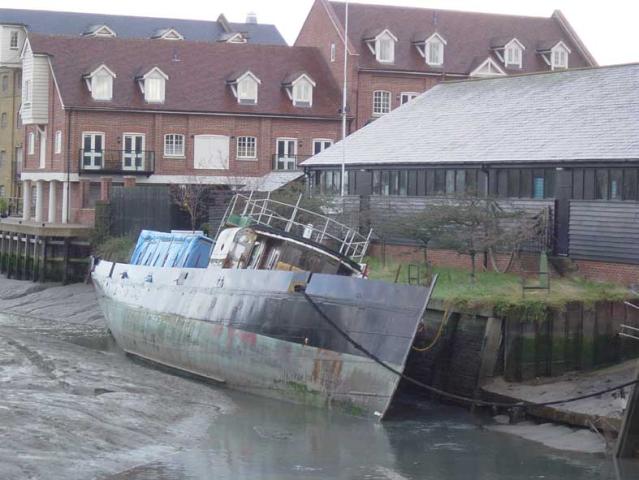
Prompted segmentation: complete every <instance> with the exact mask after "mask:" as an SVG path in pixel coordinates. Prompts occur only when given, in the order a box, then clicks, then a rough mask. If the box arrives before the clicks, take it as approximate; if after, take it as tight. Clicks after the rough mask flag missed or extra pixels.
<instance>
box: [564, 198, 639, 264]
mask: <svg viewBox="0 0 639 480" xmlns="http://www.w3.org/2000/svg"><path fill="white" fill-rule="evenodd" d="M569 232H570V233H569V235H570V244H569V246H570V247H569V248H570V257H571V258H574V259H583V260H600V261H608V262H619V263H632V264H639V203H636V202H601V201H599V202H597V201H585V200H584V201H581V200H572V201H571V202H570V226H569Z"/></svg>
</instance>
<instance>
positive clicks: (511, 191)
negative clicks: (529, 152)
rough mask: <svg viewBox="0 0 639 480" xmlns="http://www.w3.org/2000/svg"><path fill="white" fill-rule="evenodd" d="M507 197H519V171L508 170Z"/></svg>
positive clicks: (516, 169)
mask: <svg viewBox="0 0 639 480" xmlns="http://www.w3.org/2000/svg"><path fill="white" fill-rule="evenodd" d="M508 197H509V198H517V197H519V169H518V168H511V169H509V170H508Z"/></svg>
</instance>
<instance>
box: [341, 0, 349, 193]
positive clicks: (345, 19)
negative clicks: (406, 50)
mask: <svg viewBox="0 0 639 480" xmlns="http://www.w3.org/2000/svg"><path fill="white" fill-rule="evenodd" d="M344 8H345V9H346V13H345V16H344V84H343V87H342V175H341V178H340V179H341V181H340V184H341V196H342V197H343V196H344V194H345V191H346V188H345V182H344V177H345V176H346V142H345V140H346V82H347V78H348V70H347V66H348V0H346V5H345V6H344Z"/></svg>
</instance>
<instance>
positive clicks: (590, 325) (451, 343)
mask: <svg viewBox="0 0 639 480" xmlns="http://www.w3.org/2000/svg"><path fill="white" fill-rule="evenodd" d="M446 316H448V321H447V323H446V324H445V326H444V327H443V330H442V332H441V336H440V338H439V340H438V341H437V342H436V343H434V345H433V346H432V348H430V349H428V350H427V351H419V347H420V346H422V345H423V346H426V347H427V346H429V345H430V344H431V343H432V339H434V338H435V337H436V335H437V331H438V330H439V328H440V326H441V322H442V321H443V320H444V318H445V317H446ZM621 324H625V325H629V326H631V327H635V328H639V311H638V310H635V309H632V308H628V307H627V306H625V305H624V304H623V303H622V302H597V303H595V304H593V305H584V304H582V303H579V302H574V303H570V304H568V305H566V307H565V308H550V309H548V310H546V311H545V312H543V314H541V315H540V313H539V312H533V311H529V312H526V311H521V310H513V311H512V312H510V313H508V312H507V313H505V314H503V313H502V314H501V315H499V314H498V313H497V312H493V311H491V310H484V311H477V312H464V311H455V310H454V309H453V310H447V308H446V307H445V305H444V304H443V303H442V302H438V301H436V300H432V301H431V304H430V306H429V309H428V310H427V312H426V315H425V328H424V331H422V332H420V334H419V335H418V339H417V341H416V348H414V349H413V350H412V351H411V353H410V356H409V360H408V363H407V370H406V374H407V375H408V376H411V377H414V378H417V379H419V380H421V381H423V382H425V383H427V384H428V385H431V386H433V387H437V388H439V389H442V390H444V391H446V392H449V393H455V394H459V395H464V396H467V397H477V396H478V395H479V389H480V388H481V386H482V385H483V384H484V383H485V382H486V381H488V380H489V379H491V378H492V377H495V376H503V377H504V379H505V380H507V381H511V382H522V381H527V380H533V379H535V378H540V377H556V376H559V375H562V374H564V373H566V372H568V371H583V372H585V371H592V370H596V369H599V368H602V367H606V366H610V365H614V364H616V363H619V362H621V361H623V360H627V359H632V358H639V343H638V342H632V341H628V340H626V339H624V338H623V337H620V336H619V335H618V332H619V329H620V325H621ZM402 388H405V389H406V390H408V391H414V392H417V390H416V389H414V388H413V387H412V386H411V384H409V383H405V384H404V385H403V386H402Z"/></svg>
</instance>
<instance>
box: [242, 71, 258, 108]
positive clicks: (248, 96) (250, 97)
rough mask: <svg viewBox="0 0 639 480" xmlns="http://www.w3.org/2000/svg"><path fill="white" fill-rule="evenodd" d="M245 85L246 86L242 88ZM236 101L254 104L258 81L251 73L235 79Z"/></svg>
mask: <svg viewBox="0 0 639 480" xmlns="http://www.w3.org/2000/svg"><path fill="white" fill-rule="evenodd" d="M243 86H246V88H243ZM236 88H237V103H242V104H245V105H256V104H257V96H258V91H259V81H258V80H257V79H256V78H255V77H254V76H253V75H249V74H246V75H243V76H242V77H241V78H239V79H238V81H237V87H236Z"/></svg>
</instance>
